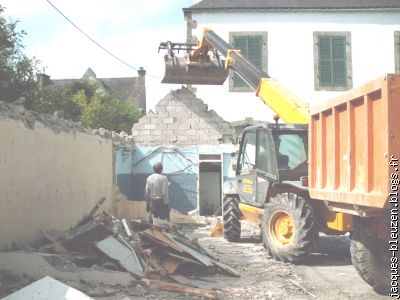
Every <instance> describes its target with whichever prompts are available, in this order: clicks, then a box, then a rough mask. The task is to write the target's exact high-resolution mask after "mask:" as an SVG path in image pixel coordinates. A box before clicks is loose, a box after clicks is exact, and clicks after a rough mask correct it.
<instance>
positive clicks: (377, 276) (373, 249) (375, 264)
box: [350, 227, 390, 295]
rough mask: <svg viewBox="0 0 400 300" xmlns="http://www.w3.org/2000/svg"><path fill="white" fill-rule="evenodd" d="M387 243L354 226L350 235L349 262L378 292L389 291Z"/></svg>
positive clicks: (387, 292) (384, 292)
mask: <svg viewBox="0 0 400 300" xmlns="http://www.w3.org/2000/svg"><path fill="white" fill-rule="evenodd" d="M387 248H388V243H387V242H386V241H384V240H380V239H377V238H374V237H372V236H369V235H368V234H366V233H365V232H364V231H363V230H362V229H358V228H357V227H355V228H354V231H353V232H352V233H351V236H350V255H351V262H352V263H353V266H354V267H355V268H356V270H357V272H358V274H359V275H360V277H361V278H362V279H364V280H365V281H366V282H367V283H368V284H369V285H370V286H372V287H373V289H374V290H375V291H376V292H377V293H380V294H385V295H388V294H389V293H390V257H386V258H385V254H386V255H389V253H388V249H387Z"/></svg>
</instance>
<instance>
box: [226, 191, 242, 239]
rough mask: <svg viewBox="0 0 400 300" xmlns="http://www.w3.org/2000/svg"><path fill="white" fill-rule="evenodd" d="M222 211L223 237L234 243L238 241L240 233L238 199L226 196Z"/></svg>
mask: <svg viewBox="0 0 400 300" xmlns="http://www.w3.org/2000/svg"><path fill="white" fill-rule="evenodd" d="M223 209H224V210H223V219H224V237H225V238H226V239H227V240H228V241H230V242H236V241H238V240H239V239H240V232H241V225H240V216H241V212H240V209H239V199H238V198H237V197H235V196H226V197H225V198H224V207H223Z"/></svg>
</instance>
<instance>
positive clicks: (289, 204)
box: [261, 193, 318, 263]
mask: <svg viewBox="0 0 400 300" xmlns="http://www.w3.org/2000/svg"><path fill="white" fill-rule="evenodd" d="M261 234H262V238H263V243H264V246H265V248H266V249H267V250H268V252H269V254H270V255H271V256H272V257H273V258H274V259H276V260H279V261H283V262H293V263H295V262H298V261H299V260H300V259H301V258H302V257H303V256H304V255H305V254H307V253H308V252H309V250H310V249H311V248H312V246H313V243H314V242H315V241H316V240H317V238H318V230H317V224H316V220H315V214H314V210H313V208H312V207H311V205H310V204H309V203H308V202H307V201H306V200H305V199H304V198H302V197H300V196H298V195H296V194H293V193H283V194H279V195H277V196H276V197H273V198H271V199H270V202H269V203H267V204H266V205H265V209H264V214H263V218H262V223H261Z"/></svg>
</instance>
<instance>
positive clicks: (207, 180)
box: [199, 162, 221, 216]
mask: <svg viewBox="0 0 400 300" xmlns="http://www.w3.org/2000/svg"><path fill="white" fill-rule="evenodd" d="M199 206H200V215H201V216H209V215H220V214H221V162H200V173H199Z"/></svg>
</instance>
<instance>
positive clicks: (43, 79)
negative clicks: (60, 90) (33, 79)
mask: <svg viewBox="0 0 400 300" xmlns="http://www.w3.org/2000/svg"><path fill="white" fill-rule="evenodd" d="M36 76H37V84H38V87H39V89H42V88H43V87H45V86H46V85H49V84H50V83H51V80H50V76H49V75H47V74H44V73H38V74H36Z"/></svg>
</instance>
